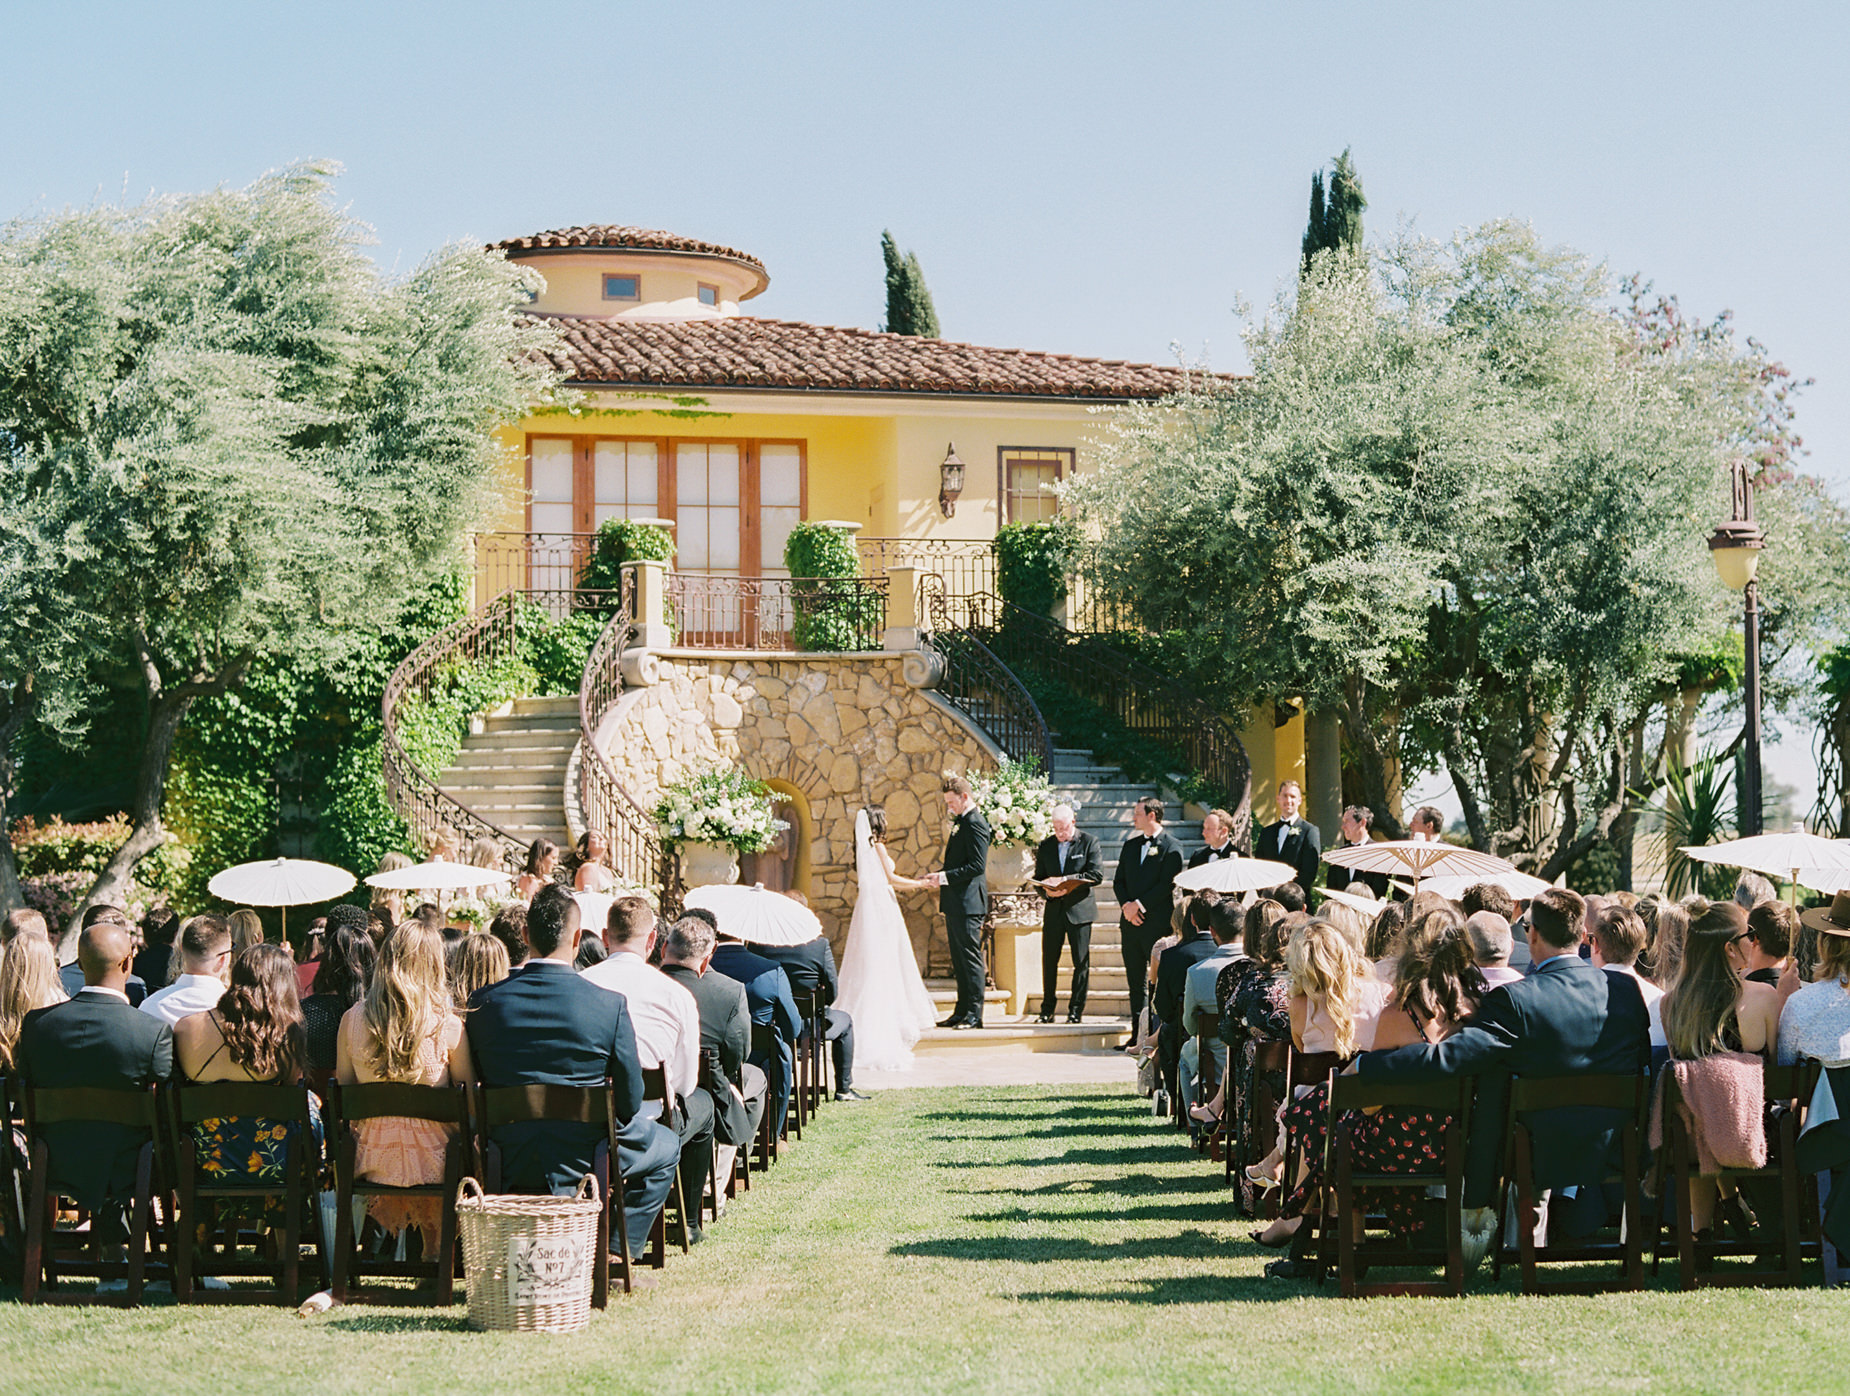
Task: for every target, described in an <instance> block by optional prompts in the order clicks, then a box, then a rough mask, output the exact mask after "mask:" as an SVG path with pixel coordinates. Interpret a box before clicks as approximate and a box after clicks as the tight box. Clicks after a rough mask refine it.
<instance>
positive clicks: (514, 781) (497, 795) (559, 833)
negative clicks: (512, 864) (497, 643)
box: [437, 698, 578, 849]
mask: <svg viewBox="0 0 1850 1396" xmlns="http://www.w3.org/2000/svg"><path fill="white" fill-rule="evenodd" d="M577 744H578V699H577V698H515V699H513V700H512V701H511V702H508V703H504V704H502V706H501V707H499V708H497V709H495V710H494V711H493V712H491V713H487V714H484V715H483V716H481V717H478V718H476V719H474V721H472V722H471V723H470V732H469V735H468V736H467V737H464V738H463V744H462V749H461V750H460V751H458V752H457V754H456V759H455V760H454V761H453V762H451V763H450V765H449V767H448V769H446V770H445V771H444V772H443V773H442V774H441V775H440V776H438V777H437V784H438V786H439V787H440V788H441V789H442V791H443V793H444V794H446V795H448V796H450V797H451V798H453V799H454V800H455V801H456V802H457V803H458V804H461V805H464V806H466V807H467V808H469V809H472V810H474V811H475V812H476V813H477V814H479V815H481V816H482V818H484V819H486V820H488V821H489V822H490V823H491V824H498V825H500V826H501V828H503V829H505V830H507V832H508V833H509V834H511V835H513V836H514V837H515V838H517V839H519V840H520V841H521V842H523V843H531V842H532V841H533V840H534V839H538V838H547V839H551V840H552V841H553V842H554V843H556V844H558V845H559V847H560V848H561V849H563V848H565V847H566V846H567V845H568V844H569V843H570V842H571V835H570V834H569V833H568V832H567V831H566V827H565V799H564V794H565V772H566V767H567V765H568V764H569V763H570V761H571V758H572V749H573V748H574V747H575V746H577Z"/></svg>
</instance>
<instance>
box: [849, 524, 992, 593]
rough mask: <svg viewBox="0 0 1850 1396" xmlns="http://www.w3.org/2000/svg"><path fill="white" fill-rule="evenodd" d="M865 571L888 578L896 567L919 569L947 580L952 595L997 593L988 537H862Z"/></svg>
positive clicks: (856, 543)
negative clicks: (890, 569)
mask: <svg viewBox="0 0 1850 1396" xmlns="http://www.w3.org/2000/svg"><path fill="white" fill-rule="evenodd" d="M854 546H855V549H856V550H857V551H858V552H859V553H860V555H861V571H862V572H863V573H865V574H866V575H867V576H870V577H884V576H885V575H886V573H887V570H888V569H889V568H892V567H916V568H918V570H919V571H920V572H936V573H937V574H938V575H939V576H940V577H942V578H944V588H945V593H946V595H948V596H953V597H958V596H993V595H995V594H996V550H995V545H994V544H992V543H991V542H990V541H989V539H987V538H974V539H959V538H860V537H857V538H856V539H855V540H854Z"/></svg>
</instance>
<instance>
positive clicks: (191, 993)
mask: <svg viewBox="0 0 1850 1396" xmlns="http://www.w3.org/2000/svg"><path fill="white" fill-rule="evenodd" d="M175 948H176V949H177V950H178V951H179V954H180V977H179V978H178V979H176V980H174V981H173V983H171V984H169V985H168V986H167V987H166V988H165V989H160V990H157V991H156V992H154V993H152V994H149V995H148V996H147V998H145V999H143V1000H142V1002H141V1011H142V1012H143V1013H150V1014H152V1015H154V1016H155V1017H156V1018H159V1019H160V1020H161V1021H162V1022H163V1023H165V1024H167V1026H169V1027H172V1026H173V1025H174V1024H175V1023H177V1022H179V1021H180V1020H181V1019H182V1018H188V1017H191V1016H192V1015H193V1014H195V1013H205V1012H207V1011H209V1010H211V1009H214V1008H217V1007H218V1001H219V999H220V998H221V997H222V996H223V995H224V992H225V976H226V975H227V974H228V973H229V972H230V969H231V927H230V925H229V924H228V923H227V922H226V920H225V918H224V917H222V916H214V915H212V914H211V913H209V912H208V913H206V914H205V915H202V916H195V917H193V919H192V920H190V921H188V922H187V923H186V925H185V926H184V927H183V928H182V929H181V931H180V935H179V939H178V940H177V941H176V942H175Z"/></svg>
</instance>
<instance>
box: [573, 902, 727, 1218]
mask: <svg viewBox="0 0 1850 1396" xmlns="http://www.w3.org/2000/svg"><path fill="white" fill-rule="evenodd" d="M604 947H605V949H607V950H608V951H609V952H610V953H609V955H608V956H607V957H606V958H605V959H604V960H602V961H600V962H599V963H598V964H595V965H593V966H591V968H589V969H587V970H585V971H583V977H584V979H585V982H586V983H588V984H595V985H597V987H598V988H600V989H608V990H609V991H610V992H611V993H613V994H621V995H623V999H624V1002H625V1003H627V1004H628V1005H629V1013H630V1026H631V1028H632V1029H633V1030H634V1031H635V1034H636V1056H637V1060H639V1061H640V1062H641V1063H642V1065H643V1066H644V1067H645V1068H648V1067H656V1066H659V1067H661V1068H662V1070H663V1073H664V1075H665V1076H666V1077H667V1082H668V1111H667V1113H666V1114H665V1115H664V1113H663V1110H662V1107H661V1105H660V1104H659V1103H657V1102H655V1101H649V1102H647V1103H646V1104H644V1106H643V1107H642V1113H643V1115H644V1116H645V1117H646V1118H648V1119H652V1120H660V1121H661V1122H662V1123H663V1124H665V1125H667V1126H668V1127H669V1128H670V1129H672V1130H673V1131H674V1132H675V1134H676V1136H677V1137H678V1138H679V1139H680V1141H681V1195H682V1196H683V1197H685V1198H687V1199H688V1207H689V1210H690V1211H691V1210H692V1209H693V1206H694V1200H695V1199H697V1198H699V1197H700V1196H702V1195H703V1194H704V1192H705V1191H706V1186H707V1170H708V1169H709V1168H710V1167H712V1164H713V1112H714V1106H715V1102H714V1099H713V1097H712V1096H711V1095H709V1094H708V1093H707V1091H706V1090H705V1089H704V1088H703V1087H702V1086H701V1084H700V1010H699V1008H698V1007H696V1006H695V1003H694V996H693V994H692V993H691V992H690V991H689V990H688V989H687V987H686V986H685V985H682V984H677V983H676V982H675V981H674V980H673V979H670V978H669V977H668V976H667V975H666V974H663V973H662V972H661V971H660V970H659V969H657V968H656V967H655V966H654V965H652V964H650V963H649V952H650V951H651V950H652V949H654V948H655V909H654V908H653V907H651V906H650V905H649V904H648V903H647V902H646V901H644V900H643V899H642V898H641V897H618V898H617V899H616V901H614V902H612V903H611V905H610V913H609V916H608V917H607V918H606V920H605V922H604ZM690 1221H691V1222H693V1223H694V1224H693V1228H692V1230H691V1231H690V1233H689V1236H688V1239H689V1240H690V1241H695V1240H698V1239H699V1238H700V1227H699V1225H698V1219H697V1218H690Z"/></svg>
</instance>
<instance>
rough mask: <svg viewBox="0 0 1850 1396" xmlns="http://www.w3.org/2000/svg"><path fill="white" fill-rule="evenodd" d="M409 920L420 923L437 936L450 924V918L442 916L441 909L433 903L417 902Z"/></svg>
mask: <svg viewBox="0 0 1850 1396" xmlns="http://www.w3.org/2000/svg"><path fill="white" fill-rule="evenodd" d="M411 919H413V920H417V921H422V922H423V923H424V924H425V925H426V926H428V927H429V928H430V929H431V930H433V931H435V932H436V933H437V934H438V935H442V934H443V932H444V931H445V930H446V929H447V928H448V926H449V924H450V918H449V917H447V916H445V915H444V914H443V908H442V907H440V906H438V905H437V904H436V903H435V902H419V903H418V905H417V907H416V909H415V910H413V911H412V913H411Z"/></svg>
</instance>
